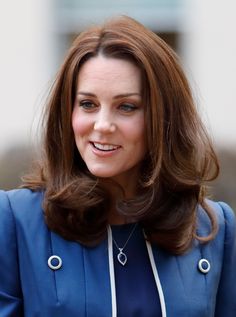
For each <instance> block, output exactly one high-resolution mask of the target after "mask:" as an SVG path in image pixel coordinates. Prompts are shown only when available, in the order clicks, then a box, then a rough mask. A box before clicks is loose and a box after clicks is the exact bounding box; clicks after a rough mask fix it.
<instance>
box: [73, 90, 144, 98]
mask: <svg viewBox="0 0 236 317" xmlns="http://www.w3.org/2000/svg"><path fill="white" fill-rule="evenodd" d="M77 95H83V96H89V97H97V96H96V95H95V94H93V93H91V92H86V91H78V92H77ZM131 96H139V97H141V94H139V93H138V92H130V93H124V94H119V95H115V96H114V97H113V99H119V98H125V97H131Z"/></svg>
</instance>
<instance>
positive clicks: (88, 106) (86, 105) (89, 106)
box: [79, 100, 96, 110]
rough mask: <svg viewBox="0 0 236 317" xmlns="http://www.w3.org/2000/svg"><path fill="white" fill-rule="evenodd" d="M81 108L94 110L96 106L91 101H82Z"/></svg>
mask: <svg viewBox="0 0 236 317" xmlns="http://www.w3.org/2000/svg"><path fill="white" fill-rule="evenodd" d="M79 106H80V107H82V108H83V109H84V110H92V109H94V108H95V107H96V105H95V104H94V103H93V102H92V101H89V100H83V101H80V102H79Z"/></svg>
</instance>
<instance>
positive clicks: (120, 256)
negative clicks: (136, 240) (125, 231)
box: [112, 223, 138, 266]
mask: <svg viewBox="0 0 236 317" xmlns="http://www.w3.org/2000/svg"><path fill="white" fill-rule="evenodd" d="M137 225H138V223H136V224H135V225H134V226H133V229H132V230H131V232H130V234H129V236H128V239H127V240H126V242H125V244H124V245H123V247H122V248H120V247H119V246H118V244H117V243H116V240H115V239H114V238H113V237H112V240H113V242H114V244H115V246H116V248H117V250H119V253H118V254H117V260H118V262H119V263H120V264H121V265H123V266H124V265H125V264H126V262H127V255H126V254H125V253H124V252H123V250H124V248H125V247H126V245H127V244H128V242H129V240H130V238H131V237H132V235H133V233H134V230H135V229H136V227H137Z"/></svg>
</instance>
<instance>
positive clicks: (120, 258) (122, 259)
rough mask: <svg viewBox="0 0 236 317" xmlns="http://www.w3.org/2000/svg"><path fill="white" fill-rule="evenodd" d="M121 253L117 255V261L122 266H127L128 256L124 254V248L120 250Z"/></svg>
mask: <svg viewBox="0 0 236 317" xmlns="http://www.w3.org/2000/svg"><path fill="white" fill-rule="evenodd" d="M119 251H120V252H119V253H118V254H117V260H118V261H119V262H120V264H121V265H123V266H124V265H125V264H126V262H127V256H126V254H125V253H124V252H123V249H122V248H119Z"/></svg>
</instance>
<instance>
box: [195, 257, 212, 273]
mask: <svg viewBox="0 0 236 317" xmlns="http://www.w3.org/2000/svg"><path fill="white" fill-rule="evenodd" d="M198 269H199V271H200V272H202V273H204V274H206V273H208V272H209V271H210V269H211V264H210V262H209V261H208V260H206V259H201V260H200V261H199V262H198Z"/></svg>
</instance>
